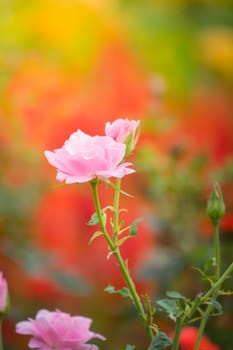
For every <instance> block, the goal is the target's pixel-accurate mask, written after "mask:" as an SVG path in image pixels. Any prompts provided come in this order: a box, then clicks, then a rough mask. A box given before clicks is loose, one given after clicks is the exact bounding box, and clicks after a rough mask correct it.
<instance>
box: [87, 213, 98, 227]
mask: <svg viewBox="0 0 233 350" xmlns="http://www.w3.org/2000/svg"><path fill="white" fill-rule="evenodd" d="M98 223H99V219H98V216H97V213H93V214H92V216H91V218H90V220H89V221H88V222H87V225H88V226H95V225H97V224H98Z"/></svg>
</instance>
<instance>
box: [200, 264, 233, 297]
mask: <svg viewBox="0 0 233 350" xmlns="http://www.w3.org/2000/svg"><path fill="white" fill-rule="evenodd" d="M232 272H233V262H232V263H231V264H230V265H229V266H228V268H227V269H226V270H225V272H224V273H223V274H222V276H221V277H220V278H219V279H218V280H217V281H216V282H215V283H214V284H213V286H212V287H211V288H210V289H209V290H208V292H207V293H206V294H205V295H204V296H203V298H202V299H203V300H207V299H208V298H209V297H210V296H211V295H212V294H213V292H214V291H215V290H216V289H219V288H220V287H221V285H222V284H223V282H224V281H225V280H226V279H227V278H228V276H230V274H231V273H232Z"/></svg>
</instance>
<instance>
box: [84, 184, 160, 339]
mask: <svg viewBox="0 0 233 350" xmlns="http://www.w3.org/2000/svg"><path fill="white" fill-rule="evenodd" d="M91 186H92V191H93V197H94V203H95V209H96V213H97V216H98V220H99V224H100V227H101V231H102V232H103V234H104V237H105V239H106V241H107V243H108V246H109V248H110V249H111V251H112V252H113V254H114V255H115V258H116V260H117V262H118V265H119V268H120V270H121V273H122V275H123V277H124V280H125V283H126V285H127V287H128V289H129V292H130V295H131V298H132V300H133V301H134V304H135V307H136V309H137V311H138V314H139V315H140V317H141V318H142V319H143V322H144V326H145V328H146V331H147V334H148V337H149V339H150V340H152V338H153V333H152V329H151V327H150V326H149V325H147V317H146V313H145V311H144V308H143V305H142V303H141V300H140V297H139V295H138V293H137V291H136V288H135V285H134V282H133V280H132V278H131V276H130V274H129V270H128V268H127V266H126V264H125V262H124V260H123V258H122V256H121V253H120V251H119V248H118V247H117V246H116V245H115V243H114V242H113V241H112V239H111V238H110V236H109V234H108V232H107V230H106V228H105V224H104V221H103V216H102V211H101V206H100V201H99V195H98V191H97V180H94V181H91ZM118 200H119V198H118Z"/></svg>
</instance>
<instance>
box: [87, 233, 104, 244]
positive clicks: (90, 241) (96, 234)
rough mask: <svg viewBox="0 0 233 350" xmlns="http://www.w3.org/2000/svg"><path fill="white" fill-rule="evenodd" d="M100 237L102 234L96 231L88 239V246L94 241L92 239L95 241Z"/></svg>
mask: <svg viewBox="0 0 233 350" xmlns="http://www.w3.org/2000/svg"><path fill="white" fill-rule="evenodd" d="M102 235H103V232H101V231H96V232H95V233H94V234H93V235H92V236H91V238H90V240H89V242H88V244H91V243H92V242H93V241H94V239H96V238H97V237H99V236H102Z"/></svg>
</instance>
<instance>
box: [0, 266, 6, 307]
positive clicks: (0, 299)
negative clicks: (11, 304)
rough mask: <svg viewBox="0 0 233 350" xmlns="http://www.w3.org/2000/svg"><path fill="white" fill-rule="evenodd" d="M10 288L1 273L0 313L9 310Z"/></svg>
mask: <svg viewBox="0 0 233 350" xmlns="http://www.w3.org/2000/svg"><path fill="white" fill-rule="evenodd" d="M7 295H8V287H7V282H6V280H5V278H3V274H2V272H1V271H0V313H4V312H5V311H6V308H7Z"/></svg>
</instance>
